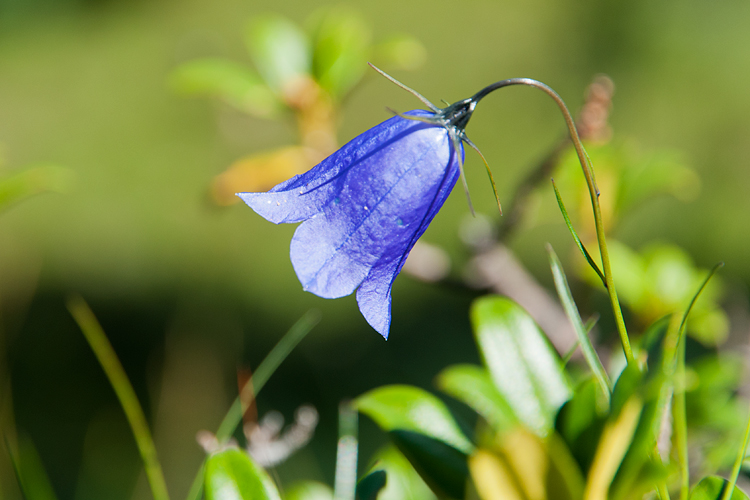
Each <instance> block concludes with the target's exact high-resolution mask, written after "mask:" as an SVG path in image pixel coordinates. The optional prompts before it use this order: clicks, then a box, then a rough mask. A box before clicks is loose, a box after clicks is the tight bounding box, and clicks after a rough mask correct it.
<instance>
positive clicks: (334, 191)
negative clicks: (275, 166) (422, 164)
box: [237, 110, 433, 224]
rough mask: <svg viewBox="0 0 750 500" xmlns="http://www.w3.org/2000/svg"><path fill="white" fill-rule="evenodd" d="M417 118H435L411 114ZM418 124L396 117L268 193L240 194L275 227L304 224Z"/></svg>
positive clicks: (416, 113)
mask: <svg viewBox="0 0 750 500" xmlns="http://www.w3.org/2000/svg"><path fill="white" fill-rule="evenodd" d="M407 114H409V115H414V116H432V115H433V113H430V112H427V111H421V110H417V111H410V112H408V113H407ZM419 125H421V126H425V125H424V124H420V123H418V122H412V121H409V120H404V119H403V118H399V117H397V116H394V117H393V118H391V119H389V120H386V121H384V122H383V123H381V124H379V125H377V126H375V127H373V128H371V129H369V130H368V131H366V132H364V133H362V134H360V135H359V136H357V137H355V138H354V139H352V140H351V141H349V142H348V143H347V144H345V145H344V146H343V147H341V148H340V149H339V150H338V151H336V152H335V153H333V154H332V155H331V156H329V157H328V158H326V159H325V160H323V161H322V162H320V163H319V164H318V165H316V166H315V167H313V168H312V169H310V170H309V171H307V172H305V173H304V174H301V175H295V176H294V177H292V178H291V179H289V180H287V181H285V182H282V183H281V184H279V185H277V186H276V187H274V188H273V189H271V190H270V191H268V192H266V193H237V196H239V197H240V198H242V200H243V201H244V202H245V203H247V205H248V206H249V207H250V208H252V209H253V210H254V211H255V212H256V213H257V214H258V215H260V216H261V217H263V218H265V219H266V220H268V221H270V222H273V223H274V224H281V223H294V222H301V221H303V220H306V219H309V218H310V217H312V216H313V215H315V214H317V213H319V212H320V211H321V210H322V209H323V208H324V207H325V206H326V205H328V204H330V203H333V202H334V200H335V199H336V197H337V196H338V194H339V193H340V192H341V189H342V187H343V185H344V184H345V182H346V176H347V175H348V172H349V171H350V170H352V169H355V170H359V167H358V166H359V165H360V164H361V163H363V162H367V161H368V159H369V158H371V156H372V155H373V154H374V153H376V152H377V151H379V150H380V149H382V148H387V147H389V146H393V145H395V144H397V143H398V142H399V141H400V140H401V139H402V138H403V137H404V136H405V135H408V134H409V133H410V132H411V131H412V129H413V128H414V127H415V126H419Z"/></svg>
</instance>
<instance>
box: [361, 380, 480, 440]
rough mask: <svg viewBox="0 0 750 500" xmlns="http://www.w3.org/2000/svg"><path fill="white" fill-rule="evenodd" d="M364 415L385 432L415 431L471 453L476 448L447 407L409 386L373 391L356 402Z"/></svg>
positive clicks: (425, 392) (386, 387)
mask: <svg viewBox="0 0 750 500" xmlns="http://www.w3.org/2000/svg"><path fill="white" fill-rule="evenodd" d="M354 406H355V408H357V409H358V410H359V411H360V412H362V413H364V414H366V415H367V416H369V417H370V418H372V419H373V420H374V421H375V422H376V423H377V424H378V425H379V426H380V427H381V428H382V429H383V430H385V431H395V430H398V431H414V432H418V433H421V434H425V435H427V436H429V437H432V438H434V439H437V440H440V441H442V442H444V443H447V444H449V445H451V446H452V447H454V448H457V449H458V450H461V451H462V452H463V453H471V450H472V449H473V448H474V445H473V444H471V442H470V441H469V440H468V439H467V438H466V436H464V434H463V433H462V432H461V430H460V429H459V427H458V424H456V422H455V420H454V419H453V416H452V415H451V413H450V412H449V411H448V408H446V406H445V404H444V403H443V402H442V401H440V400H439V399H438V398H437V397H435V396H433V395H432V394H430V393H429V392H427V391H424V390H422V389H419V388H417V387H412V386H408V385H388V386H383V387H379V388H377V389H373V390H371V391H369V392H367V393H365V394H363V395H361V396H359V397H358V398H357V399H356V400H355V401H354Z"/></svg>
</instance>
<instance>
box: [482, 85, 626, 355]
mask: <svg viewBox="0 0 750 500" xmlns="http://www.w3.org/2000/svg"><path fill="white" fill-rule="evenodd" d="M510 85H526V86H529V87H534V88H537V89H540V90H542V91H543V92H544V93H546V94H547V95H548V96H550V97H551V98H552V99H553V100H554V101H555V103H556V104H557V106H558V107H559V108H560V111H561V112H562V114H563V117H564V118H565V123H566V124H567V126H568V132H569V133H570V138H571V140H572V141H573V146H574V147H575V150H576V153H577V154H578V160H579V161H580V163H581V168H582V169H583V175H584V177H586V184H587V185H588V188H589V196H590V197H591V206H592V208H593V210H594V223H595V225H596V238H597V241H598V242H599V253H600V254H601V259H602V271H603V272H604V277H605V281H606V288H607V294H608V295H609V301H610V303H611V305H612V312H613V313H614V315H615V322H616V324H617V332H618V334H619V335H620V342H621V343H622V349H623V351H624V352H625V357H626V358H627V360H628V364H630V363H633V362H634V361H635V358H634V356H633V350H632V348H631V347H630V339H629V338H628V331H627V329H626V328H625V320H624V319H623V316H622V309H621V308H620V301H619V299H618V298H617V290H616V289H615V282H614V279H613V278H612V265H611V263H610V260H609V251H608V250H607V241H606V238H605V235H604V221H603V219H602V209H601V206H600V205H599V189H598V188H597V187H596V180H595V179H594V170H593V168H592V167H591V160H590V159H589V157H588V155H587V154H586V150H585V149H584V148H583V143H582V142H581V138H580V137H579V135H578V130H577V129H576V125H575V122H574V121H573V117H572V116H571V114H570V111H569V110H568V107H567V106H566V105H565V101H563V100H562V98H561V97H560V96H559V95H558V94H557V92H555V91H554V90H553V89H552V88H551V87H549V86H548V85H545V84H544V83H542V82H539V81H537V80H533V79H531V78H510V79H507V80H502V81H499V82H496V83H494V84H492V85H489V86H487V87H485V88H484V89H482V90H480V91H479V92H477V93H476V94H474V96H473V97H472V98H471V99H472V100H473V101H476V102H478V101H479V100H480V99H482V98H484V97H485V96H486V95H487V94H489V93H490V92H494V91H495V90H497V89H499V88H502V87H507V86H510Z"/></svg>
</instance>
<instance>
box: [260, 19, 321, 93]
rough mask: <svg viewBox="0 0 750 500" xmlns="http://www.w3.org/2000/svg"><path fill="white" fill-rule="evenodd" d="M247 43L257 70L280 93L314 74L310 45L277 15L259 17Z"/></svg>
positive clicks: (287, 21)
mask: <svg viewBox="0 0 750 500" xmlns="http://www.w3.org/2000/svg"><path fill="white" fill-rule="evenodd" d="M246 42H247V46H248V49H249V51H250V53H251V54H252V56H253V61H254V62H255V66H256V67H257V68H258V71H260V74H261V75H262V76H263V78H264V79H265V81H266V82H267V83H268V85H269V86H270V87H271V88H272V89H274V90H275V91H276V92H278V93H282V92H283V91H284V90H285V87H287V86H288V85H289V84H291V83H293V82H294V81H295V80H297V79H299V78H302V77H305V76H307V75H309V74H310V68H311V61H310V59H311V58H310V42H309V41H308V39H307V35H306V34H305V33H304V32H303V31H302V30H301V29H300V28H299V27H298V26H297V25H296V24H294V23H293V22H292V21H290V20H289V19H287V18H285V17H282V16H279V15H277V14H266V15H263V16H258V17H256V18H255V19H253V21H252V22H251V23H250V28H249V29H248V32H247V38H246Z"/></svg>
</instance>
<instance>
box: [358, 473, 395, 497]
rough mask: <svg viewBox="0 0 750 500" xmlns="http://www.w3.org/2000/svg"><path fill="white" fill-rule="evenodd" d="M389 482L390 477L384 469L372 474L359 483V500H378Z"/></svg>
mask: <svg viewBox="0 0 750 500" xmlns="http://www.w3.org/2000/svg"><path fill="white" fill-rule="evenodd" d="M387 480H388V476H387V474H386V472H385V471H384V470H382V469H378V470H374V471H372V472H370V473H369V474H367V475H366V476H365V477H363V478H362V479H360V480H359V482H358V483H357V492H356V498H357V500H377V498H378V495H379V494H380V492H381V491H382V490H383V489H384V488H385V485H386V482H387Z"/></svg>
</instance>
